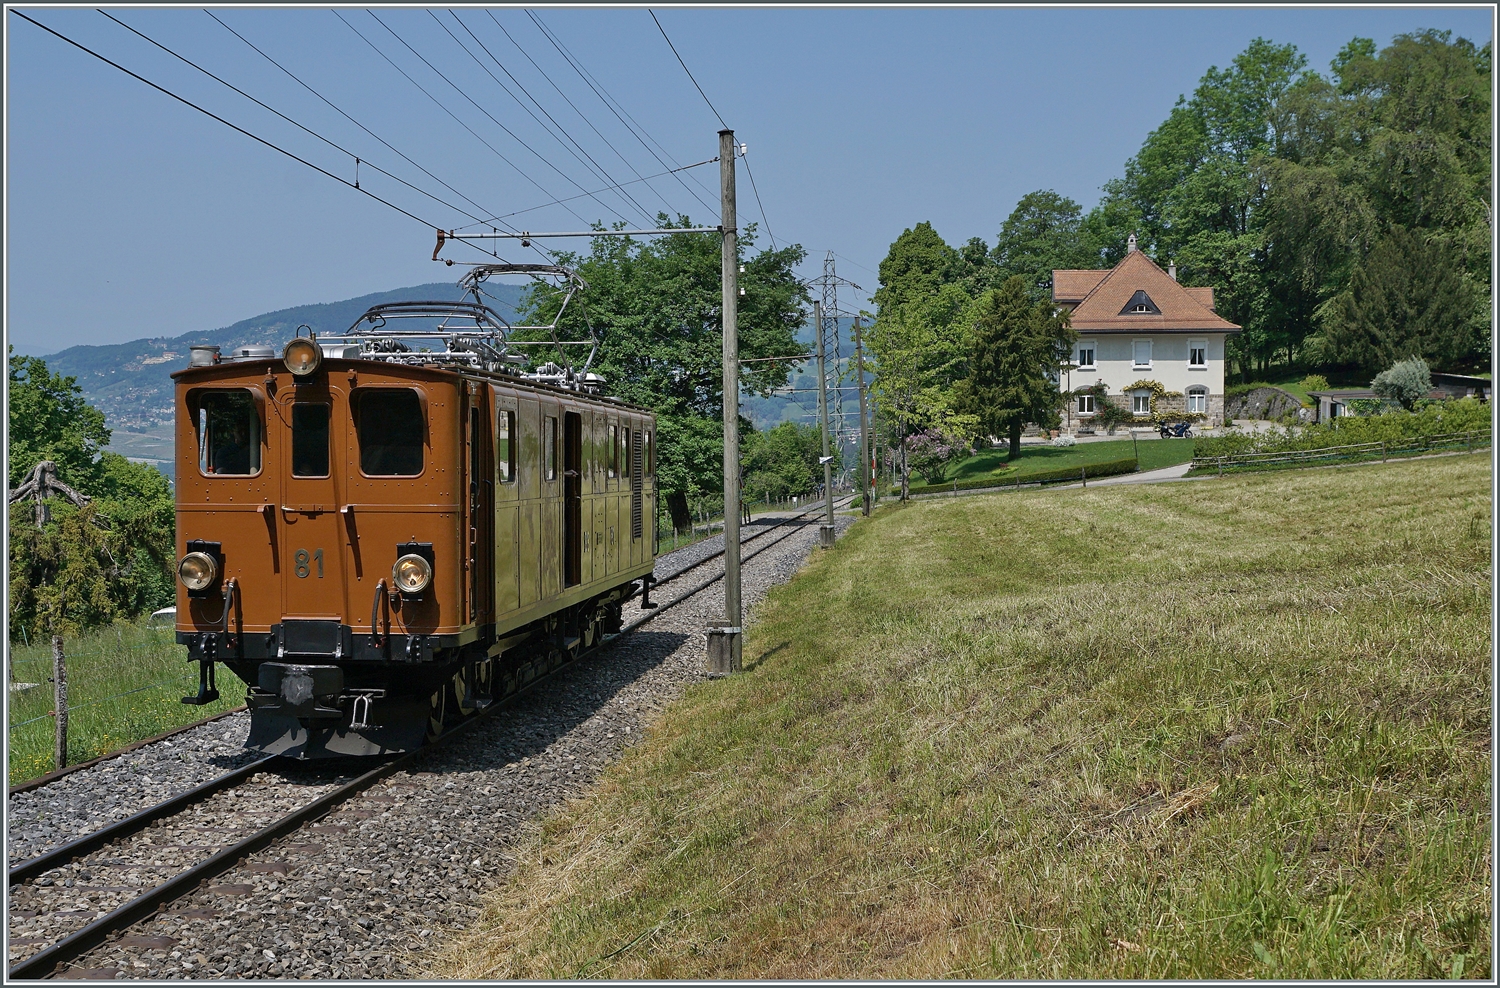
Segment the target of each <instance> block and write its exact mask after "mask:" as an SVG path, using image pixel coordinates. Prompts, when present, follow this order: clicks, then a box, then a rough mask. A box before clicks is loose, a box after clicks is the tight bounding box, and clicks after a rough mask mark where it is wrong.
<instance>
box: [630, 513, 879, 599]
mask: <svg viewBox="0 0 1500 988" xmlns="http://www.w3.org/2000/svg"><path fill="white" fill-rule="evenodd" d="M853 500H854V498H853V496H852V495H849V496H847V497H846V499H845V501H844V504H845V505H846V506H847V505H848V504H849V503H850V502H851V501H853ZM822 510H823V505H821V504H818V505H814V506H812V507H809V508H807V509H805V510H803V511H799V512H797V514H795V515H788V516H787V517H785V518H782V519H781V520H780V521H778V522H777V523H776V524H774V525H770V526H768V527H766V528H762V529H761V530H760V531H758V532H753V533H751V534H750V535H747V536H746V537H745V538H742V539H740V545H748V544H749V543H750V542H751V541H753V540H755V539H758V538H760V537H761V536H762V535H768V534H770V533H771V532H774V531H775V530H776V529H778V528H780V527H781V526H782V525H785V524H787V523H788V522H793V521H796V520H797V519H798V518H801V517H802V516H803V515H806V514H809V513H811V512H813V511H822ZM683 548H684V549H686V548H688V547H687V546H683ZM722 555H724V550H723V549H720V550H719V551H718V552H716V553H714V554H713V555H711V556H704V557H703V558H702V559H699V560H697V561H696V562H691V563H688V564H687V565H686V566H684V567H682V568H681V569H679V570H677V571H676V572H673V573H669V574H667V575H666V576H664V577H662V578H661V579H660V580H658V579H655V578H654V577H653V578H652V580H651V589H653V590H655V589H656V588H657V587H659V586H661V585H662V584H664V583H670V582H671V581H673V580H675V579H677V578H678V577H679V576H682V575H683V574H684V573H689V572H692V571H693V570H695V569H697V568H698V567H699V566H702V565H703V564H704V563H711V562H713V561H714V560H715V559H718V558H719V557H720V556H722Z"/></svg>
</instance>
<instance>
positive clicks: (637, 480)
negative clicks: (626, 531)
mask: <svg viewBox="0 0 1500 988" xmlns="http://www.w3.org/2000/svg"><path fill="white" fill-rule="evenodd" d="M642 485H643V480H642V478H641V430H639V429H635V430H632V431H631V433H630V537H631V538H632V539H638V538H640V537H641V532H642V529H643V526H642V525H641V488H642Z"/></svg>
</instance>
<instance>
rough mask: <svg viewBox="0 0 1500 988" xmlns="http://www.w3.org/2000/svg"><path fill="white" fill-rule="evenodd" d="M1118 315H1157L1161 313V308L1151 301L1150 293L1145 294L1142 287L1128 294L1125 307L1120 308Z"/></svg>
mask: <svg viewBox="0 0 1500 988" xmlns="http://www.w3.org/2000/svg"><path fill="white" fill-rule="evenodd" d="M1120 315H1122V316H1159V315H1161V309H1159V308H1157V305H1156V303H1155V302H1153V301H1151V296H1150V295H1147V294H1146V293H1145V291H1143V290H1142V289H1136V292H1135V294H1134V295H1132V296H1130V301H1129V302H1126V303H1125V308H1123V309H1121V310H1120Z"/></svg>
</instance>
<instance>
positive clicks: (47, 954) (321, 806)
mask: <svg viewBox="0 0 1500 988" xmlns="http://www.w3.org/2000/svg"><path fill="white" fill-rule="evenodd" d="M821 508H822V505H818V506H816V507H815V508H810V509H808V510H809V511H812V510H821ZM807 513H808V512H807V511H803V512H801V513H799V514H797V515H793V516H791V517H790V518H787V519H783V520H782V522H781V523H778V524H777V525H775V526H772V528H769V529H766V530H764V531H762V532H760V533H757V534H759V535H764V534H767V533H768V532H770V531H772V530H773V529H774V528H777V527H780V524H784V523H785V522H788V521H792V520H795V519H796V518H800V517H802V515H805V514H807ZM799 531H801V529H800V528H797V529H792V530H790V531H787V532H785V533H784V534H782V535H781V536H780V537H779V538H776V539H773V540H772V541H771V542H768V543H766V544H765V545H764V546H761V547H760V548H758V549H756V550H755V551H754V552H752V553H750V554H749V555H748V556H746V557H745V559H746V560H747V561H748V560H750V559H753V558H755V557H756V556H758V555H760V554H761V553H763V552H765V551H766V550H768V549H770V548H771V547H772V546H774V545H776V544H778V543H780V542H782V541H784V540H785V539H788V538H790V537H791V536H793V535H795V534H797V532H799ZM722 554H723V552H722V550H721V552H720V553H719V555H722ZM709 558H714V557H709ZM723 578H724V575H723V574H722V573H720V574H719V575H718V576H714V577H710V578H709V579H707V580H705V581H704V582H702V583H700V584H698V585H697V586H695V587H693V588H692V589H691V590H689V591H688V592H687V593H685V594H683V595H681V596H679V597H676V598H674V599H672V600H670V601H667V602H666V603H663V604H661V605H660V606H659V607H658V608H657V609H655V610H652V611H650V612H648V613H647V614H645V615H643V616H642V617H639V618H637V619H636V620H634V621H632V622H630V623H629V624H628V625H626V626H625V627H623V628H622V629H621V630H620V632H619V633H618V634H613V635H606V636H604V637H603V638H602V639H601V640H600V641H599V643H598V644H597V645H594V646H592V647H591V648H588V649H584V650H583V651H581V652H579V653H578V654H577V655H575V656H574V657H573V658H571V659H568V660H566V661H564V662H563V663H561V664H560V665H558V666H556V667H554V668H553V669H551V670H549V671H548V672H547V674H546V675H543V676H540V677H538V678H537V679H534V680H532V681H531V682H530V683H527V684H525V685H523V686H521V687H519V688H517V689H516V690H514V691H513V692H511V693H510V694H509V695H507V696H506V697H504V698H503V699H502V700H500V701H499V702H497V703H494V704H491V705H490V706H488V707H486V708H485V709H483V710H480V711H477V712H476V714H475V715H474V716H472V717H469V718H467V719H466V720H464V721H462V722H460V723H458V724H456V725H455V726H454V727H453V728H452V729H451V730H449V731H446V732H445V733H444V734H443V735H442V736H441V737H439V738H438V739H437V740H436V743H435V744H430V745H426V746H424V747H422V748H418V749H417V750H415V751H411V752H407V753H406V754H404V755H400V756H398V757H396V758H395V759H393V760H391V761H389V762H386V763H385V764H384V765H379V766H376V767H375V768H372V769H370V770H369V771H368V772H365V773H364V774H363V775H360V776H359V777H358V778H355V779H353V780H351V781H350V782H347V783H345V784H344V785H342V786H340V787H339V788H337V789H335V790H333V791H332V792H329V793H325V794H324V795H322V796H320V797H318V798H317V799H315V800H313V801H312V802H310V803H308V804H307V805H305V806H303V807H300V808H298V809H296V810H293V811H292V812H291V813H289V814H287V815H286V816H284V817H282V818H281V819H279V820H277V821H276V822H274V823H271V824H268V825H267V826H265V827H263V828H261V829H260V830H258V831H256V832H255V833H254V834H252V835H251V836H249V837H247V838H245V839H244V840H241V841H239V842H237V843H235V844H232V845H230V846H228V847H225V848H223V849H221V850H219V851H217V852H215V853H214V854H213V855H211V856H209V857H208V858H206V859H204V860H203V861H200V862H198V863H197V864H195V865H193V866H191V867H190V868H188V869H186V870H185V871H182V872H180V873H178V874H177V875H175V876H173V877H172V878H170V879H168V880H167V881H165V882H163V883H162V884H160V885H158V886H156V887H155V888H152V889H150V890H149V891H147V892H145V893H143V894H142V895H139V896H137V897H136V898H134V899H132V900H130V901H129V902H127V903H125V904H123V905H121V906H119V907H118V908H116V909H115V910H114V911H113V912H111V913H109V914H108V915H106V916H103V917H100V918H99V919H96V920H94V921H93V922H92V923H89V924H88V925H87V926H85V927H83V928H82V929H80V930H76V931H74V932H73V933H71V934H69V935H68V936H66V937H64V938H63V939H61V940H59V941H58V942H57V943H55V944H53V945H52V946H50V947H47V948H45V949H43V950H40V951H38V952H37V953H35V954H33V955H31V956H30V957H28V958H26V959H25V960H22V961H18V962H17V963H16V964H14V965H13V966H11V967H10V969H9V970H8V971H7V972H6V976H7V978H8V979H12V980H36V979H40V978H45V977H47V976H48V975H50V974H56V973H61V972H62V967H63V965H65V964H67V963H68V962H69V961H72V960H75V959H77V958H78V957H80V956H82V955H83V954H85V953H87V952H88V951H90V950H92V949H94V948H95V947H98V946H100V945H101V944H103V943H104V942H105V941H106V940H108V939H109V937H110V936H111V935H112V934H114V933H117V932H119V931H122V930H125V929H128V928H129V927H131V926H133V925H135V924H136V923H138V922H140V921H141V920H143V919H146V918H147V917H149V916H151V915H152V914H153V913H156V912H158V911H159V910H160V909H161V908H162V907H163V906H165V905H166V904H167V903H169V902H172V901H174V900H176V899H180V898H182V897H183V896H185V895H187V894H189V893H190V892H192V891H194V890H195V889H197V888H198V887H199V886H200V885H202V884H203V883H204V882H206V881H209V880H211V879H213V878H217V877H218V876H220V875H222V874H224V873H225V872H227V871H229V870H230V869H232V868H234V867H236V866H238V865H239V864H240V863H241V862H242V861H243V860H244V859H245V858H246V857H248V856H249V855H251V854H254V853H256V852H257V851H260V850H262V849H264V848H266V847H268V846H270V845H271V844H273V843H274V842H275V841H277V840H279V839H280V838H282V837H284V836H286V835H288V834H290V833H293V832H295V831H296V830H298V829H300V828H301V827H302V826H303V824H306V823H309V822H311V821H313V820H317V819H320V818H321V817H323V816H326V815H327V814H328V813H329V812H331V811H332V810H333V809H334V807H336V806H337V805H338V804H339V803H341V802H343V801H344V800H346V799H349V798H351V797H353V796H356V795H358V794H359V793H361V792H363V791H364V790H365V789H368V788H369V787H370V786H372V785H374V784H375V783H376V782H379V781H380V780H382V779H384V778H387V777H388V776H390V775H393V774H395V773H396V772H398V771H400V770H401V769H403V768H405V767H406V766H408V765H411V764H412V763H413V762H415V761H416V759H417V758H419V757H420V756H422V755H424V754H426V753H428V752H430V751H432V750H433V749H434V748H436V747H437V746H438V745H439V744H446V743H447V742H448V741H450V740H451V739H453V738H456V737H458V736H459V735H461V734H464V733H466V732H467V731H468V730H470V729H472V728H473V727H474V725H476V724H479V723H481V722H483V721H484V720H485V719H486V718H487V717H488V716H489V715H490V714H492V713H494V712H495V711H496V710H499V709H501V708H503V707H506V706H509V705H510V703H511V702H512V701H514V700H515V699H516V698H517V697H520V696H522V695H524V694H525V693H527V692H529V691H530V690H531V689H532V688H533V687H534V686H536V685H538V684H540V683H542V682H545V681H547V680H549V679H551V677H552V676H553V675H555V674H556V673H558V672H559V671H561V670H562V669H564V668H567V667H569V666H572V665H573V664H575V663H576V662H578V661H579V660H580V659H583V658H586V657H588V656H591V655H594V654H595V653H597V652H600V651H602V650H604V649H606V648H608V647H609V646H610V645H612V644H613V643H614V642H615V641H617V640H618V639H620V638H622V637H624V636H625V635H627V634H629V633H630V632H631V631H634V630H635V629H636V628H639V627H640V626H642V625H644V624H646V623H647V622H648V621H651V620H652V619H654V618H656V617H657V616H659V615H660V614H661V613H662V612H663V611H666V610H668V609H670V608H672V607H675V606H676V605H678V604H680V603H682V602H683V601H685V600H687V599H688V598H690V597H693V596H695V595H696V594H698V593H700V592H701V591H703V590H705V589H707V588H708V587H710V586H712V585H713V584H715V583H717V582H718V581H720V580H722V579H723ZM271 757H276V756H271ZM269 760H270V759H264V760H262V761H257V762H253V763H251V764H250V765H247V766H245V767H244V768H242V769H237V770H236V773H238V772H245V771H246V770H248V769H253V768H257V767H260V766H262V765H263V762H264V761H269ZM229 774H230V775H233V774H235V773H229ZM227 777H228V776H224V777H221V779H220V780H214V781H215V782H220V781H222V780H223V779H224V778H227ZM213 784H214V783H212V782H211V783H206V784H205V786H200V787H199V789H204V788H206V787H207V786H211V785H213ZM193 791H194V792H197V790H193ZM186 795H187V794H184V796H186ZM177 798H178V799H181V798H182V797H177ZM169 802H171V801H169ZM153 809H156V808H153ZM145 812H150V811H145ZM138 815H139V814H138ZM123 822H124V821H122V823H123ZM61 850H62V848H59V849H58V851H61ZM52 853H56V852H52ZM43 870H44V871H45V870H46V869H43Z"/></svg>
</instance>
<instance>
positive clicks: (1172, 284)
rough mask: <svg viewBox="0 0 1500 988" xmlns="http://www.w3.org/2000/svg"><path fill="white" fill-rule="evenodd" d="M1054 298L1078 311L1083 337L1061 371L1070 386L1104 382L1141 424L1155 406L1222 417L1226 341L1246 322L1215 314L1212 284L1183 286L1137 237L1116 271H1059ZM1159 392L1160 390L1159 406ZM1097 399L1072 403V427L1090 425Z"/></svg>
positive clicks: (1068, 421)
mask: <svg viewBox="0 0 1500 988" xmlns="http://www.w3.org/2000/svg"><path fill="white" fill-rule="evenodd" d="M1052 299H1053V301H1054V302H1056V303H1057V305H1058V306H1059V307H1060V308H1063V309H1067V310H1068V311H1069V312H1071V313H1072V316H1071V319H1072V325H1073V330H1074V331H1075V332H1076V333H1077V334H1078V342H1077V343H1076V344H1075V345H1074V348H1073V360H1072V365H1071V367H1068V366H1065V367H1064V368H1063V370H1062V381H1061V385H1062V387H1063V389H1064V390H1066V391H1077V390H1078V389H1080V388H1085V387H1088V386H1089V385H1092V384H1098V383H1103V384H1104V385H1105V386H1106V388H1107V389H1108V390H1107V394H1108V395H1109V397H1110V398H1111V399H1112V400H1113V401H1114V402H1115V403H1116V404H1123V405H1124V406H1125V407H1126V408H1127V409H1129V410H1130V411H1131V412H1133V413H1135V415H1136V416H1137V418H1139V419H1141V420H1142V421H1145V420H1146V419H1147V418H1148V417H1149V416H1150V415H1151V414H1152V412H1153V411H1155V412H1156V413H1158V414H1161V415H1165V416H1168V417H1170V416H1172V415H1174V414H1178V415H1181V414H1187V415H1194V416H1198V415H1201V416H1203V417H1205V418H1206V419H1207V421H1209V422H1211V423H1219V422H1222V421H1223V419H1224V341H1225V339H1226V338H1227V337H1228V336H1229V335H1230V334H1231V333H1238V332H1239V331H1240V327H1239V326H1236V325H1235V324H1234V323H1232V322H1229V321H1228V320H1226V319H1224V318H1223V317H1222V316H1220V315H1219V314H1218V313H1216V312H1215V311H1214V290H1213V289H1212V288H1188V287H1186V286H1183V285H1179V284H1178V283H1177V266H1176V265H1175V264H1174V265H1172V266H1171V269H1170V271H1163V270H1162V269H1161V268H1159V267H1157V266H1156V264H1155V262H1153V261H1152V260H1151V259H1150V258H1149V257H1147V256H1146V255H1145V254H1143V253H1141V251H1139V250H1137V249H1136V245H1135V234H1131V235H1130V246H1129V250H1128V251H1127V253H1126V254H1125V258H1124V260H1122V261H1120V263H1119V264H1116V265H1115V266H1114V267H1113V268H1110V269H1108V270H1102V271H1093V270H1077V269H1063V270H1055V271H1053V272H1052ZM1152 383H1155V384H1156V385H1158V386H1159V387H1157V388H1152V387H1150V384H1152ZM1153 393H1155V394H1158V395H1160V397H1158V398H1157V400H1156V405H1155V408H1154V409H1153V408H1152V395H1153ZM1095 404H1096V399H1095V397H1094V396H1093V395H1080V396H1078V397H1076V398H1075V399H1074V400H1073V401H1071V402H1070V403H1069V405H1068V407H1067V409H1066V411H1065V413H1064V415H1063V423H1064V426H1065V427H1066V428H1067V429H1068V431H1070V432H1073V431H1077V430H1079V429H1082V428H1088V427H1089V422H1090V420H1091V419H1092V418H1093V416H1094V414H1095V412H1096V408H1095Z"/></svg>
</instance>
